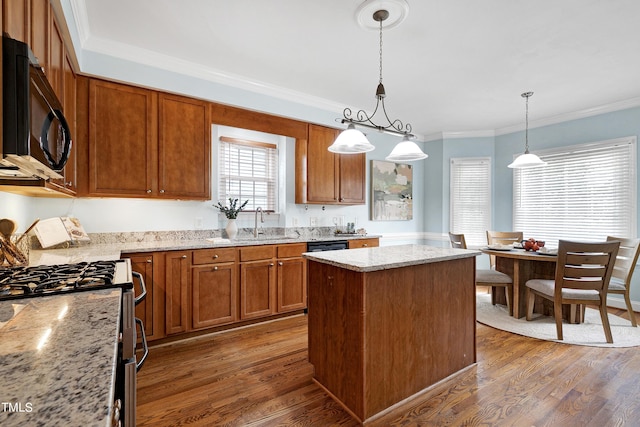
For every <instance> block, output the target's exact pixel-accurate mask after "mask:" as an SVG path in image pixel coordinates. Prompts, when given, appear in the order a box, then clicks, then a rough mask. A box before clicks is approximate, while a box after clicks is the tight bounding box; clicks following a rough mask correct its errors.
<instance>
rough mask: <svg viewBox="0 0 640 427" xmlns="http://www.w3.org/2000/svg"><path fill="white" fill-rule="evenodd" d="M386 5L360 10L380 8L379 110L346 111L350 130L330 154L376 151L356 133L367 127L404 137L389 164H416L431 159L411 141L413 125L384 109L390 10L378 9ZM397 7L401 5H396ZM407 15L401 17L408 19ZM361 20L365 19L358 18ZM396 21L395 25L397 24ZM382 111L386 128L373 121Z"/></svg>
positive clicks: (369, 4) (367, 5) (370, 4)
mask: <svg viewBox="0 0 640 427" xmlns="http://www.w3.org/2000/svg"><path fill="white" fill-rule="evenodd" d="M386 3H390V4H389V6H391V4H392V3H394V2H389V1H387V2H386ZM397 3H398V4H401V7H403V8H404V12H405V13H404V14H406V10H407V7H408V6H407V4H406V2H405V1H404V0H397ZM383 5H384V2H379V1H378V0H370V1H367V2H365V3H363V5H362V7H361V8H360V12H365V13H366V12H367V11H369V10H370V9H371V8H372V7H376V10H375V11H374V12H373V20H374V21H376V22H378V23H379V28H380V80H379V82H378V87H377V89H376V107H375V109H374V110H373V113H372V114H371V115H369V114H367V112H366V111H364V110H358V112H357V113H356V114H355V116H354V115H353V112H352V111H351V109H350V108H348V107H347V108H345V109H344V111H343V112H342V115H343V118H342V120H341V122H342V123H348V124H349V126H348V127H347V129H346V130H344V131H342V132H341V133H340V135H338V138H336V140H335V141H334V143H333V144H332V145H331V146H330V147H329V151H331V152H333V153H341V154H354V153H366V152H368V151H371V150H373V149H375V146H373V145H372V144H371V143H370V142H369V140H368V139H367V137H366V136H365V135H364V134H363V133H362V132H360V131H359V130H357V129H356V126H358V127H365V128H368V129H375V130H377V131H379V132H384V133H388V134H392V135H396V136H401V137H403V138H402V142H400V143H399V144H398V145H396V147H395V148H394V149H393V151H392V152H391V154H389V156H387V158H386V159H387V160H389V161H405V162H409V161H413V160H421V159H425V158H427V157H428V156H427V155H426V154H425V153H423V152H422V150H421V149H420V147H418V145H417V144H416V143H415V142H413V141H411V138H414V137H415V135H413V134H412V133H411V125H410V124H409V123H407V124H403V123H402V121H400V120H399V119H395V120H391V119H390V118H389V116H388V114H387V110H386V109H385V106H384V98H385V97H386V92H385V89H384V85H383V84H382V23H383V22H384V21H385V20H386V19H387V18H389V11H388V10H386V9H377V6H380V7H381V6H383ZM396 6H397V5H396ZM404 14H403V16H402V17H401V19H402V18H404ZM358 19H359V20H361V16H359V18H358ZM397 23H398V21H396V22H395V23H394V24H397ZM379 108H380V109H381V111H382V114H383V115H384V118H385V119H386V124H382V125H380V124H376V123H375V122H374V121H373V118H374V117H375V116H376V113H377V112H378V109H379Z"/></svg>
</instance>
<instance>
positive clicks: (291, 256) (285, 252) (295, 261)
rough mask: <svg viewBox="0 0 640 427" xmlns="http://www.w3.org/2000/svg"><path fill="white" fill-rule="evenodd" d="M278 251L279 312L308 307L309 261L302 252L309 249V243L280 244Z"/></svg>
mask: <svg viewBox="0 0 640 427" xmlns="http://www.w3.org/2000/svg"><path fill="white" fill-rule="evenodd" d="M276 251H277V260H276V265H277V267H276V281H277V311H278V313H284V312H287V311H292V310H301V309H304V308H306V307H307V262H306V260H305V259H304V258H302V254H303V253H304V252H306V251H307V244H306V243H295V244H287V245H279V246H277V248H276Z"/></svg>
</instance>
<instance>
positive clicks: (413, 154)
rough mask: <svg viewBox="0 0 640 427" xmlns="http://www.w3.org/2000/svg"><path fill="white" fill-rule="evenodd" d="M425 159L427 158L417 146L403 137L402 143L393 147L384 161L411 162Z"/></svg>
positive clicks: (406, 137)
mask: <svg viewBox="0 0 640 427" xmlns="http://www.w3.org/2000/svg"><path fill="white" fill-rule="evenodd" d="M427 157H429V156H428V155H427V154H425V153H424V152H423V151H422V150H421V149H420V147H418V144H416V143H415V142H413V141H411V140H410V139H409V137H408V136H405V137H404V138H403V139H402V141H401V142H400V143H399V144H398V145H396V146H395V148H394V149H393V151H392V152H391V154H389V155H388V156H387V157H386V160H388V161H390V162H411V161H414V160H422V159H426V158H427Z"/></svg>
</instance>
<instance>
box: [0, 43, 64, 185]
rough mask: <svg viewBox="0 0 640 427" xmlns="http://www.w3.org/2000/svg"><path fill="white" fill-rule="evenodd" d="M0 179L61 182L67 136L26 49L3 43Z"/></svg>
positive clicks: (52, 94)
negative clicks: (58, 180) (55, 180)
mask: <svg viewBox="0 0 640 427" xmlns="http://www.w3.org/2000/svg"><path fill="white" fill-rule="evenodd" d="M2 114H3V125H2V157H1V158H0V179H2V178H12V179H44V180H48V179H52V178H53V179H55V178H58V179H61V178H63V177H62V175H60V172H61V171H62V169H63V168H64V165H65V164H66V163H67V160H68V159H69V155H70V153H71V144H72V142H71V133H70V131H69V125H68V124H67V120H66V119H65V117H64V114H63V108H62V104H61V103H60V101H59V100H58V97H57V96H56V94H55V92H54V91H53V88H52V87H51V85H50V84H49V82H48V80H47V77H46V76H45V74H44V71H43V70H42V67H40V65H39V64H38V61H37V59H36V58H35V56H34V55H33V53H32V52H31V50H30V49H29V46H27V44H25V43H23V42H21V41H18V40H14V39H12V38H10V37H8V36H7V35H6V34H5V35H3V37H2Z"/></svg>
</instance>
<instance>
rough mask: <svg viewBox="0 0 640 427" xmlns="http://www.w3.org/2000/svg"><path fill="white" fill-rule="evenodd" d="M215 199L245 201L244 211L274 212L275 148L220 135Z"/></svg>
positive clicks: (276, 158) (276, 188)
mask: <svg viewBox="0 0 640 427" xmlns="http://www.w3.org/2000/svg"><path fill="white" fill-rule="evenodd" d="M219 154H220V155H219V169H218V175H219V185H218V189H219V190H218V192H219V200H220V202H221V203H222V204H226V202H227V201H228V199H229V198H230V197H231V198H233V199H239V200H240V201H241V202H244V201H245V200H247V199H248V200H249V203H247V206H246V207H245V210H248V211H255V210H256V208H258V207H261V208H262V209H263V210H264V211H271V212H276V211H277V207H278V191H277V190H278V149H277V146H276V145H275V144H270V143H264V142H257V141H248V140H243V139H237V138H228V137H224V136H221V137H220V145H219Z"/></svg>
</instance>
